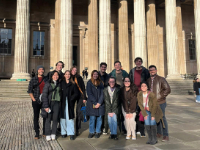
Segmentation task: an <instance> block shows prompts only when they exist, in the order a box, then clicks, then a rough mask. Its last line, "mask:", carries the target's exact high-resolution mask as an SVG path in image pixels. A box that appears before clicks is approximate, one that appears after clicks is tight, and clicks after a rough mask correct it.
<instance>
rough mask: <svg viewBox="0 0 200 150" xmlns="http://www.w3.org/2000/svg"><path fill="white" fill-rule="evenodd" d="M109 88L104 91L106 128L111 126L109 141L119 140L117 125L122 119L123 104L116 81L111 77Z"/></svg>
mask: <svg viewBox="0 0 200 150" xmlns="http://www.w3.org/2000/svg"><path fill="white" fill-rule="evenodd" d="M108 84H109V86H108V87H106V88H105V89H104V102H105V117H104V123H105V127H106V126H107V125H109V128H110V131H111V134H110V137H109V139H114V140H118V137H117V125H118V122H119V120H120V119H119V118H120V116H119V115H120V112H121V104H120V100H119V93H120V88H119V86H117V85H116V79H115V78H114V77H110V78H109V80H108Z"/></svg>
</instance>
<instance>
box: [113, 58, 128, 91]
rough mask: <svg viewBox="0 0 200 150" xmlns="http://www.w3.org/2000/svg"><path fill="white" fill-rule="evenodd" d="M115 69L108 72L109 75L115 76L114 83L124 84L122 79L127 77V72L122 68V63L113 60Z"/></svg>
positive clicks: (121, 85)
mask: <svg viewBox="0 0 200 150" xmlns="http://www.w3.org/2000/svg"><path fill="white" fill-rule="evenodd" d="M114 67H115V69H114V70H113V71H112V72H111V73H110V76H111V77H114V78H116V83H117V84H118V85H119V86H120V87H123V86H124V82H123V79H124V78H125V77H128V73H127V72H126V71H125V70H122V69H121V68H122V65H121V62H120V61H115V63H114Z"/></svg>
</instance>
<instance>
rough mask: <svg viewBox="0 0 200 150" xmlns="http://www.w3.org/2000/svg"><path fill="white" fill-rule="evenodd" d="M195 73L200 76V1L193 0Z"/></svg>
mask: <svg viewBox="0 0 200 150" xmlns="http://www.w3.org/2000/svg"><path fill="white" fill-rule="evenodd" d="M194 16H195V36H196V59H197V73H198V77H200V59H199V58H200V34H199V33H200V1H199V0H194Z"/></svg>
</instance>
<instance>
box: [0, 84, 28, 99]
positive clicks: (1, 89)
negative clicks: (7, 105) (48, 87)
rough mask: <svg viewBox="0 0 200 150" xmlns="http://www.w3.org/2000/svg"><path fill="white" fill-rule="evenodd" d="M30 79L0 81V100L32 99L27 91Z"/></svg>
mask: <svg viewBox="0 0 200 150" xmlns="http://www.w3.org/2000/svg"><path fill="white" fill-rule="evenodd" d="M28 84H29V81H14V80H1V81H0V100H17V99H21V100H25V99H26V100H27V99H30V96H29V94H28V93H27V90H28Z"/></svg>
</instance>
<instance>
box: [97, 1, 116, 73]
mask: <svg viewBox="0 0 200 150" xmlns="http://www.w3.org/2000/svg"><path fill="white" fill-rule="evenodd" d="M111 52H112V51H111V2H110V0H100V1H99V63H101V62H106V63H107V64H108V67H107V72H110V71H111V69H112V65H113V64H111V62H112V57H111Z"/></svg>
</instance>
